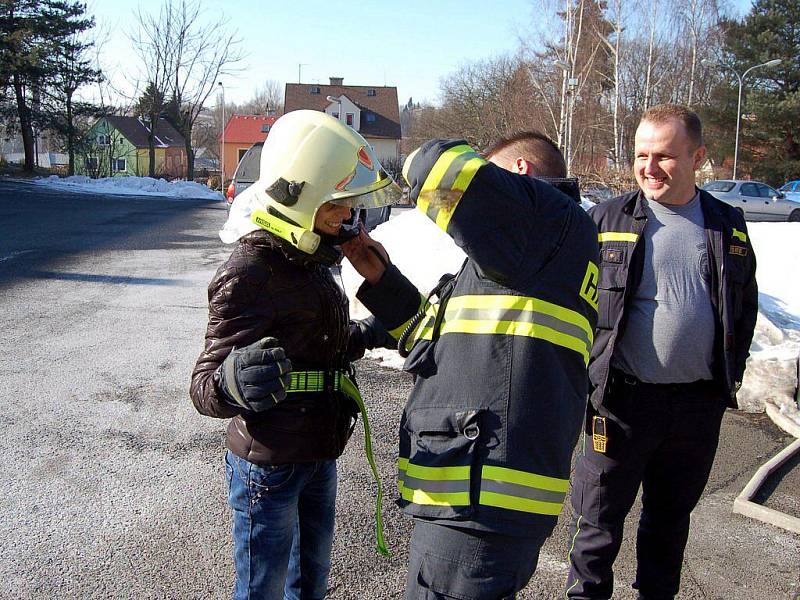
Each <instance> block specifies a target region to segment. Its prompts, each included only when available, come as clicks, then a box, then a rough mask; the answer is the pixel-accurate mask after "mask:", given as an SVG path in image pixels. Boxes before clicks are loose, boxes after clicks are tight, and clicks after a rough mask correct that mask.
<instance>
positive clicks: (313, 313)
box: [190, 231, 363, 465]
mask: <svg viewBox="0 0 800 600" xmlns="http://www.w3.org/2000/svg"><path fill="white" fill-rule="evenodd" d="M208 300H209V308H208V312H209V315H208V329H207V331H206V339H205V348H204V350H203V352H202V353H201V354H200V357H199V358H198V359H197V364H196V365H195V368H194V372H193V373H192V383H191V387H190V395H191V398H192V402H193V403H194V405H195V407H196V408H197V410H198V411H199V412H200V413H202V414H204V415H208V416H210V417H218V418H229V417H233V418H232V420H231V422H230V424H229V425H228V435H227V445H228V448H230V449H231V451H232V452H233V453H234V454H236V455H237V456H240V457H242V458H244V459H246V460H249V461H251V462H254V463H258V464H273V465H274V464H285V463H292V462H308V461H315V460H327V459H333V458H337V457H338V456H339V455H340V454H341V453H342V451H343V450H344V447H345V444H346V443H347V440H348V438H349V437H350V433H351V432H352V427H353V425H354V423H355V418H356V415H357V408H356V407H355V404H354V403H353V401H352V400H350V399H348V398H346V397H345V396H343V395H342V394H341V393H339V392H318V393H293V394H291V396H290V398H289V399H288V400H286V401H284V402H282V403H281V404H278V405H277V406H275V407H274V408H271V409H269V410H268V411H265V412H262V413H253V412H249V411H244V410H242V409H239V408H236V407H234V406H232V405H230V404H228V403H227V402H226V401H225V400H224V398H223V396H222V395H221V394H220V393H219V391H218V390H217V387H216V383H215V377H214V373H215V371H216V370H217V367H219V365H220V364H222V362H223V361H224V360H225V357H227V356H228V354H229V353H230V352H231V350H232V349H233V348H234V347H236V348H241V347H243V346H247V345H248V344H252V343H253V342H256V341H258V340H260V339H261V338H263V337H267V336H271V337H274V338H277V340H278V344H279V345H280V346H281V347H283V348H284V350H285V351H286V356H287V357H288V358H289V359H290V360H291V361H292V367H293V369H294V370H295V371H298V370H310V369H315V370H321V369H342V368H347V367H349V359H348V357H349V358H352V359H355V358H360V355H361V354H363V345H361V347H360V348H355V349H354V348H353V346H358V345H359V340H358V337H359V329H358V327H352V325H351V324H350V320H349V316H348V302H347V296H345V295H344V292H343V290H342V289H341V288H340V286H339V285H338V284H337V283H336V281H335V280H334V278H333V276H332V274H331V272H330V269H329V268H328V267H326V266H323V265H321V264H319V263H316V262H312V261H311V260H310V259H309V258H308V257H307V256H306V255H302V254H301V253H300V252H299V251H297V250H295V249H294V248H292V247H290V246H289V245H288V244H285V243H284V242H281V241H279V240H277V239H276V238H274V237H272V236H271V235H270V234H268V233H266V232H264V231H257V232H254V233H251V234H248V235H247V236H245V237H243V238H242V239H241V240H240V241H239V243H238V244H237V246H236V248H235V249H234V251H233V253H232V254H231V256H230V258H229V259H228V260H227V261H226V262H225V263H224V264H223V265H222V266H221V267H220V268H219V269H218V270H217V273H216V275H215V276H214V278H213V279H212V281H211V283H210V284H209V286H208ZM351 328H352V329H354V333H353V335H352V337H353V338H354V339H352V340H351V339H350V338H351V332H350V330H351ZM348 343H350V352H348Z"/></svg>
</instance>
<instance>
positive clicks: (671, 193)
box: [633, 119, 706, 204]
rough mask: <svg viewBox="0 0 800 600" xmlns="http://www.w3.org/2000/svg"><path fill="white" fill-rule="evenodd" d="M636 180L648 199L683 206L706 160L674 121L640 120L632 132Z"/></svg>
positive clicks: (703, 151)
mask: <svg viewBox="0 0 800 600" xmlns="http://www.w3.org/2000/svg"><path fill="white" fill-rule="evenodd" d="M635 156H636V159H635V162H634V166H633V171H634V174H635V175H636V181H637V183H638V184H639V187H640V188H641V190H642V192H644V195H645V196H646V197H647V198H648V199H649V200H655V201H656V202H659V203H661V204H686V203H688V202H689V201H691V200H692V198H694V195H695V183H694V172H695V171H696V170H697V169H698V168H700V166H701V165H702V164H703V161H704V160H705V157H706V148H705V146H697V145H696V144H695V143H694V142H693V141H692V140H691V138H690V137H689V134H688V133H687V131H686V127H685V126H684V125H683V123H681V121H679V120H678V119H667V120H666V121H664V122H662V123H653V122H651V121H642V122H641V123H640V124H639V127H638V129H637V130H636V148H635Z"/></svg>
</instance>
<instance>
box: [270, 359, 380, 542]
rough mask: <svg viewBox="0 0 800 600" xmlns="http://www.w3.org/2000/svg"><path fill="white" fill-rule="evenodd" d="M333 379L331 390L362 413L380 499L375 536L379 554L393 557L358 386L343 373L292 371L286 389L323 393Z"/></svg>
mask: <svg viewBox="0 0 800 600" xmlns="http://www.w3.org/2000/svg"><path fill="white" fill-rule="evenodd" d="M331 375H334V377H333V378H332V379H333V381H331V382H330V386H331V389H333V390H336V391H341V392H342V393H343V394H345V395H346V396H347V397H349V398H350V399H351V400H353V402H355V403H356V405H357V406H358V410H359V411H360V412H361V420H362V422H363V423H364V449H365V451H366V453H367V462H369V468H370V470H371V471H372V476H373V477H374V479H375V483H376V484H377V486H378V498H377V500H376V502H375V534H376V537H377V541H378V553H379V554H381V555H382V556H391V554H390V553H389V549H388V548H387V547H386V540H385V539H384V536H383V517H382V515H381V512H382V507H383V485H382V484H381V478H380V476H379V475H378V467H377V465H376V464H375V455H374V453H373V451H372V434H371V432H370V428H369V418H368V417H367V407H366V406H365V404H364V400H363V399H362V398H361V392H359V391H358V388H357V387H356V385H355V384H354V383H353V382H352V380H351V379H350V378H349V377H348V376H347V375H346V374H345V373H342V372H341V371H335V372H333V373H326V372H325V371H292V373H291V381H290V383H289V387H288V388H286V393H292V392H322V391H324V390H325V384H326V381H325V379H326V376H327V377H328V378H331Z"/></svg>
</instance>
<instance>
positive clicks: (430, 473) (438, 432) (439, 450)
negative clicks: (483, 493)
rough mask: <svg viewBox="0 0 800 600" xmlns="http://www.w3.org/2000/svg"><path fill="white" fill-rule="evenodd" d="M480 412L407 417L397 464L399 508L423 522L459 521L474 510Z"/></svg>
mask: <svg viewBox="0 0 800 600" xmlns="http://www.w3.org/2000/svg"><path fill="white" fill-rule="evenodd" d="M483 413H484V411H483V409H472V410H458V409H455V408H424V409H415V410H412V411H409V413H408V414H407V415H406V420H405V423H404V425H403V427H404V429H405V431H404V432H403V434H404V435H405V436H407V439H408V442H409V443H408V446H407V453H406V454H405V456H404V455H403V453H401V456H400V459H399V486H400V495H401V500H400V505H401V506H403V507H404V509H405V511H406V512H408V513H410V514H413V515H417V516H424V517H436V518H443V519H448V518H450V519H465V518H468V517H469V516H470V515H471V514H472V512H473V510H474V500H475V491H476V489H477V486H475V485H474V482H475V478H476V466H477V460H476V456H477V453H476V447H477V445H478V443H479V440H480V437H481V416H482V414H483Z"/></svg>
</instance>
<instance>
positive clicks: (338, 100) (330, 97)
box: [325, 96, 342, 121]
mask: <svg viewBox="0 0 800 600" xmlns="http://www.w3.org/2000/svg"><path fill="white" fill-rule="evenodd" d="M325 100H327V101H328V102H336V103H337V104H338V105H339V114H337V115H336V118H337V119H339V121H341V120H342V97H341V96H339V97H338V98H337V97H336V96H325Z"/></svg>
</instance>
